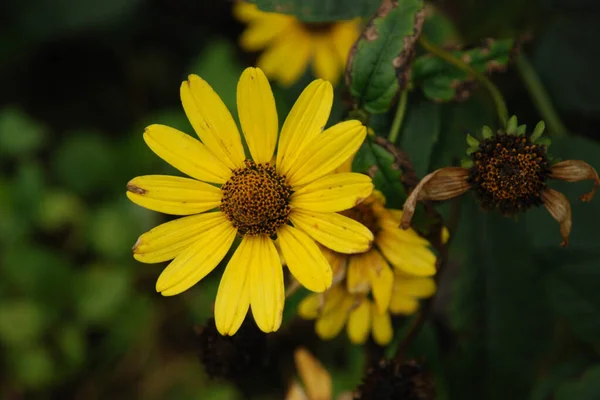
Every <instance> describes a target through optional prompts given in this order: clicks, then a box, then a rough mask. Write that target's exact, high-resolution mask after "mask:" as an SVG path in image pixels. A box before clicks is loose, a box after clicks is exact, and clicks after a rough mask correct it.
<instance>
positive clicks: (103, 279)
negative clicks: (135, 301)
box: [76, 266, 130, 324]
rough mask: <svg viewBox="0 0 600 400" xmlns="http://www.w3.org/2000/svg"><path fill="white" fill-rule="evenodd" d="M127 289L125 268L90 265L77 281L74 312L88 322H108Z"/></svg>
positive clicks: (128, 277)
mask: <svg viewBox="0 0 600 400" xmlns="http://www.w3.org/2000/svg"><path fill="white" fill-rule="evenodd" d="M129 292H130V274H129V271H127V270H126V269H125V268H120V267H110V268H109V267H106V266H94V267H90V268H87V269H86V270H85V272H84V273H83V274H82V275H81V277H80V278H79V282H78V283H77V295H78V298H77V302H76V307H77V313H78V316H79V318H80V320H82V321H85V322H87V323H92V324H105V323H109V321H110V319H111V318H112V317H113V316H115V315H116V314H117V313H118V312H119V310H120V308H121V306H122V305H123V304H124V303H125V302H126V300H127V297H128V295H129Z"/></svg>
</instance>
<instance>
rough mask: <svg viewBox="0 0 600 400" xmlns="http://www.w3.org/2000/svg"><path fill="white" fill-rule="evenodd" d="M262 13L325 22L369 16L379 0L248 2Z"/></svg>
mask: <svg viewBox="0 0 600 400" xmlns="http://www.w3.org/2000/svg"><path fill="white" fill-rule="evenodd" d="M250 2H252V3H255V4H256V5H257V6H258V8H260V9H261V10H263V11H269V12H277V13H281V14H290V15H293V16H295V17H296V18H298V19H300V20H303V21H306V22H327V21H338V20H343V19H353V18H356V17H365V16H369V15H371V14H372V13H373V12H375V10H376V9H377V6H378V5H379V0H250Z"/></svg>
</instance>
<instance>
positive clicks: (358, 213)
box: [340, 204, 379, 235]
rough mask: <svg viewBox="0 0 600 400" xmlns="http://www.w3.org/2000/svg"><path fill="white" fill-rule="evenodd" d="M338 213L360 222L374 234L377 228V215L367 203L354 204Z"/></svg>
mask: <svg viewBox="0 0 600 400" xmlns="http://www.w3.org/2000/svg"><path fill="white" fill-rule="evenodd" d="M340 214H342V215H345V216H346V217H348V218H352V219H353V220H355V221H358V222H360V223H361V224H363V225H364V226H366V227H367V228H368V229H369V230H370V231H371V233H373V235H375V234H376V233H377V231H378V230H379V223H378V219H377V216H376V215H375V213H374V212H373V208H372V207H371V206H370V205H368V204H359V205H356V206H354V207H352V208H351V209H349V210H346V211H342V212H341V213H340Z"/></svg>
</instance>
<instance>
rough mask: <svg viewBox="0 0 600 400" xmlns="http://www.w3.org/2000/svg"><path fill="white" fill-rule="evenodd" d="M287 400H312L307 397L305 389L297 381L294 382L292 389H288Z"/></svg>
mask: <svg viewBox="0 0 600 400" xmlns="http://www.w3.org/2000/svg"><path fill="white" fill-rule="evenodd" d="M285 400H310V399H309V398H308V397H306V393H304V389H302V386H300V384H299V383H298V382H297V381H294V382H292V384H291V385H290V388H289V389H288V391H287V393H286V395H285Z"/></svg>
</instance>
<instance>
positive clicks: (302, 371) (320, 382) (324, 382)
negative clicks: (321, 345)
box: [294, 347, 332, 399]
mask: <svg viewBox="0 0 600 400" xmlns="http://www.w3.org/2000/svg"><path fill="white" fill-rule="evenodd" d="M294 363H295V364H296V369H297V370H298V375H300V379H301V380H302V383H303V384H304V388H305V390H306V393H307V395H308V398H309V399H331V394H332V383H331V375H329V372H327V370H326V369H325V367H323V365H322V364H321V363H320V362H319V360H317V359H316V358H315V357H314V356H313V355H312V354H311V353H310V352H309V351H308V350H306V349H305V348H303V347H300V348H298V349H296V351H295V352H294Z"/></svg>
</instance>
